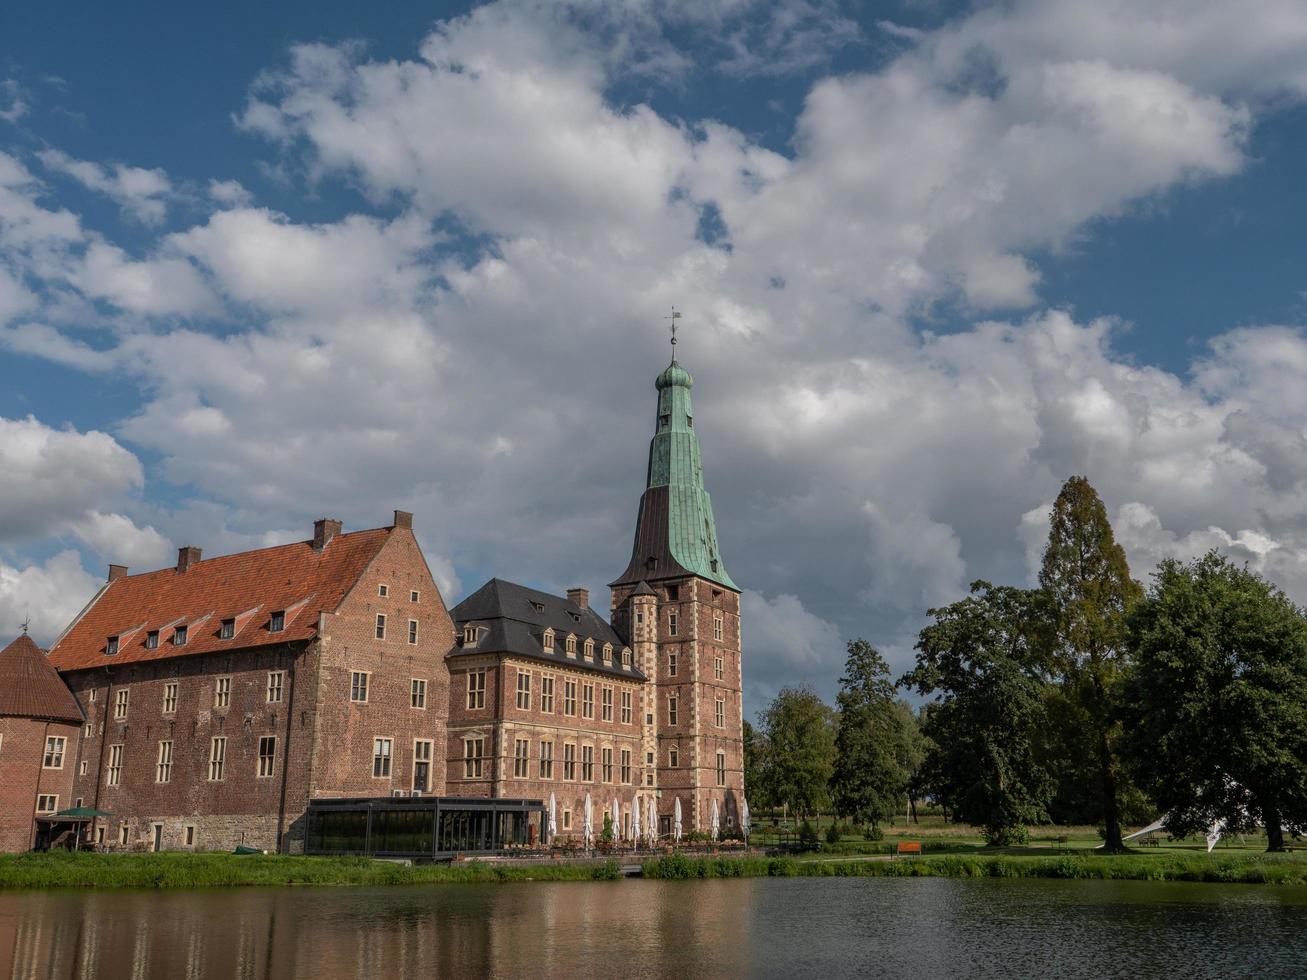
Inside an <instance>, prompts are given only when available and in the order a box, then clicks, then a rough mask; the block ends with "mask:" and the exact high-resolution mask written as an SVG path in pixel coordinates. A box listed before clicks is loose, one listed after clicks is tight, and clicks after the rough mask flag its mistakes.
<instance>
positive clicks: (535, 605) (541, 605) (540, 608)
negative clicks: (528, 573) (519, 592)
mask: <svg viewBox="0 0 1307 980" xmlns="http://www.w3.org/2000/svg"><path fill="white" fill-rule="evenodd" d="M527 602H529V603H531V608H532V609H534V610H535V611H536V612H538V613H541V612H544V611H545V604H544V603H543V602H536V601H535V600H534V599H528V600H527Z"/></svg>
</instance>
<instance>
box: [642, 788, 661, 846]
mask: <svg viewBox="0 0 1307 980" xmlns="http://www.w3.org/2000/svg"><path fill="white" fill-rule="evenodd" d="M645 811H646V812H645V816H647V817H648V818H649V819H648V820H646V821H645V823H647V824H648V826H649V829H648V834H649V843H650V844H656V843H658V804H657V803H656V802H655V801H654V798H653V797H652V796H651V797H649V799H648V800H647V801H645Z"/></svg>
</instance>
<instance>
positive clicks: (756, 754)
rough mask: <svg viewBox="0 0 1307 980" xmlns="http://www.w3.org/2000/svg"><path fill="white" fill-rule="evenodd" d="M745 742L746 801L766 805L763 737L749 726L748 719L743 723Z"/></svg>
mask: <svg viewBox="0 0 1307 980" xmlns="http://www.w3.org/2000/svg"><path fill="white" fill-rule="evenodd" d="M742 727H743V735H742V738H743V742H744V795H745V798H746V799H752V800H753V802H754V805H765V804H766V803H768V802H769V801H768V800H766V799H765V798H764V796H763V789H762V777H761V775H760V767H761V765H762V759H761V755H762V750H763V745H762V736H761V735H759V734H758V732H757V731H756V730H755V729H754V727H753V725H751V724H749V721H748V719H745V720H744V723H743V726H742Z"/></svg>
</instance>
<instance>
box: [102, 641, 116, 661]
mask: <svg viewBox="0 0 1307 980" xmlns="http://www.w3.org/2000/svg"><path fill="white" fill-rule="evenodd" d="M104 652H105V655H106V656H109V657H112V656H113V655H114V654H115V653H117V652H118V637H116V636H111V637H109V639H108V640H107V641H106V642H105V644H104Z"/></svg>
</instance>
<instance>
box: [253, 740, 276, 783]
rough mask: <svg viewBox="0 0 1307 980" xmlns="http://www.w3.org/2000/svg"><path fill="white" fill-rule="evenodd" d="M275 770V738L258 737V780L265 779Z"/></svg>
mask: <svg viewBox="0 0 1307 980" xmlns="http://www.w3.org/2000/svg"><path fill="white" fill-rule="evenodd" d="M276 768H277V736H276V735H260V736H259V776H258V778H259V779H267V778H268V777H269V776H271V775H272V774H273V772H275V771H276Z"/></svg>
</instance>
